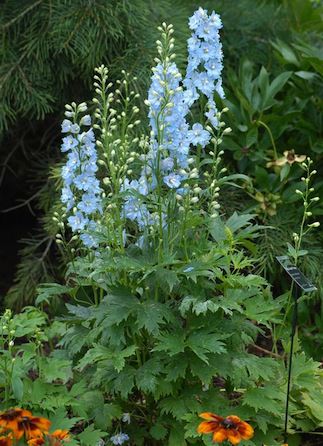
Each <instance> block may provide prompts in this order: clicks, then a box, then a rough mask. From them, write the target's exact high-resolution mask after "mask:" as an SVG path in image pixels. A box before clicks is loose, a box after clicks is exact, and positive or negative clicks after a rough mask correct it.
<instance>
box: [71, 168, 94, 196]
mask: <svg viewBox="0 0 323 446" xmlns="http://www.w3.org/2000/svg"><path fill="white" fill-rule="evenodd" d="M99 184H100V183H99V181H98V180H97V179H96V178H95V177H93V176H90V175H89V174H88V172H83V173H81V174H80V175H77V176H76V177H75V178H74V185H75V186H76V187H77V189H78V190H84V191H85V192H86V191H88V190H89V189H91V190H92V191H93V190H95V191H96V192H97V191H99V189H100V186H99Z"/></svg>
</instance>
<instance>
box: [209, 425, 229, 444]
mask: <svg viewBox="0 0 323 446" xmlns="http://www.w3.org/2000/svg"><path fill="white" fill-rule="evenodd" d="M212 439H213V441H214V442H215V443H222V442H223V441H225V440H226V439H227V432H226V430H225V429H223V428H220V429H218V430H217V431H216V432H214V434H213V437H212Z"/></svg>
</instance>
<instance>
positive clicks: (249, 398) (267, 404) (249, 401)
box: [242, 385, 286, 415]
mask: <svg viewBox="0 0 323 446" xmlns="http://www.w3.org/2000/svg"><path fill="white" fill-rule="evenodd" d="M285 398H286V393H285V392H284V391H283V390H281V389H279V388H277V387H275V386H272V385H267V386H265V387H254V388H251V389H248V390H247V391H246V392H245V394H244V395H243V402H242V404H243V405H247V406H250V407H252V408H254V409H255V410H256V412H258V410H265V411H267V412H270V413H272V414H273V415H280V414H282V413H283V410H284V403H285Z"/></svg>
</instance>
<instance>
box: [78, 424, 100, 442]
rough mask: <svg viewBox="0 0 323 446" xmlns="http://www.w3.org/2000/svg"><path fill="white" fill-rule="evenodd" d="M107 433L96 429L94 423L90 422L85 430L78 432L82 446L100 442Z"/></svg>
mask: <svg viewBox="0 0 323 446" xmlns="http://www.w3.org/2000/svg"><path fill="white" fill-rule="evenodd" d="M106 435H107V433H106V432H103V431H101V430H99V429H95V428H94V425H93V424H90V426H88V427H87V428H85V429H84V431H83V432H82V433H80V434H78V436H77V437H78V439H79V440H80V442H81V445H82V446H93V445H95V444H98V442H99V441H100V440H101V439H102V438H104V437H105V436H106Z"/></svg>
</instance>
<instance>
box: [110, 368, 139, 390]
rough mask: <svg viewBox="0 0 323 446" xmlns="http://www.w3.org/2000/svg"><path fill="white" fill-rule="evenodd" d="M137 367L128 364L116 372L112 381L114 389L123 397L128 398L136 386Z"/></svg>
mask: <svg viewBox="0 0 323 446" xmlns="http://www.w3.org/2000/svg"><path fill="white" fill-rule="evenodd" d="M136 373H137V371H136V369H134V368H133V367H129V366H127V367H126V368H124V369H123V370H122V371H121V372H120V373H118V374H116V376H115V379H114V380H113V382H112V390H113V391H114V392H116V393H120V395H121V397H122V398H127V397H128V395H129V394H130V393H131V391H132V389H133V388H134V386H135V377H136Z"/></svg>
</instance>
